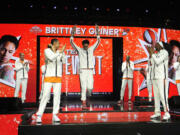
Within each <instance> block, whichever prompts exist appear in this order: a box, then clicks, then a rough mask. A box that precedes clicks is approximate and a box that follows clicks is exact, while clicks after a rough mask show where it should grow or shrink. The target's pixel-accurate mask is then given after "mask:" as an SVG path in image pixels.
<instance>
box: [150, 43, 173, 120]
mask: <svg viewBox="0 0 180 135" xmlns="http://www.w3.org/2000/svg"><path fill="white" fill-rule="evenodd" d="M155 49H156V51H157V53H155V51H154V49H153V48H152V47H151V48H149V49H148V51H149V54H150V57H151V58H152V61H153V63H152V67H153V81H152V83H153V90H154V104H155V110H154V114H153V115H152V116H151V117H150V118H151V119H157V118H161V110H160V102H161V103H162V105H163V109H164V112H165V114H164V116H163V120H169V119H170V114H169V106H168V87H167V80H168V52H167V51H166V50H165V49H164V45H163V43H162V42H158V43H156V45H155Z"/></svg>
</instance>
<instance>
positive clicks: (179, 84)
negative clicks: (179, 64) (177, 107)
mask: <svg viewBox="0 0 180 135" xmlns="http://www.w3.org/2000/svg"><path fill="white" fill-rule="evenodd" d="M177 90H178V94H179V96H180V83H177Z"/></svg>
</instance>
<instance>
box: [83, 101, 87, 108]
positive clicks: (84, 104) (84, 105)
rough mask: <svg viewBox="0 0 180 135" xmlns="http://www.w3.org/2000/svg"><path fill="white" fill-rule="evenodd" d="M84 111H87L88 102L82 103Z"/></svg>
mask: <svg viewBox="0 0 180 135" xmlns="http://www.w3.org/2000/svg"><path fill="white" fill-rule="evenodd" d="M82 109H83V110H87V104H86V100H85V101H82Z"/></svg>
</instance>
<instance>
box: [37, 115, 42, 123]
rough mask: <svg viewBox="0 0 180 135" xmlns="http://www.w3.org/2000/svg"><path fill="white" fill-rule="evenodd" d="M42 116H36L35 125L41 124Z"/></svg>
mask: <svg viewBox="0 0 180 135" xmlns="http://www.w3.org/2000/svg"><path fill="white" fill-rule="evenodd" d="M41 118H42V116H41V115H37V118H36V122H37V123H41V122H42V119H41Z"/></svg>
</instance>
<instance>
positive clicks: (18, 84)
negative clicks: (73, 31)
mask: <svg viewBox="0 0 180 135" xmlns="http://www.w3.org/2000/svg"><path fill="white" fill-rule="evenodd" d="M21 81H22V80H21V79H20V78H17V79H16V87H15V92H14V97H18V96H19V90H20V86H21Z"/></svg>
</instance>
